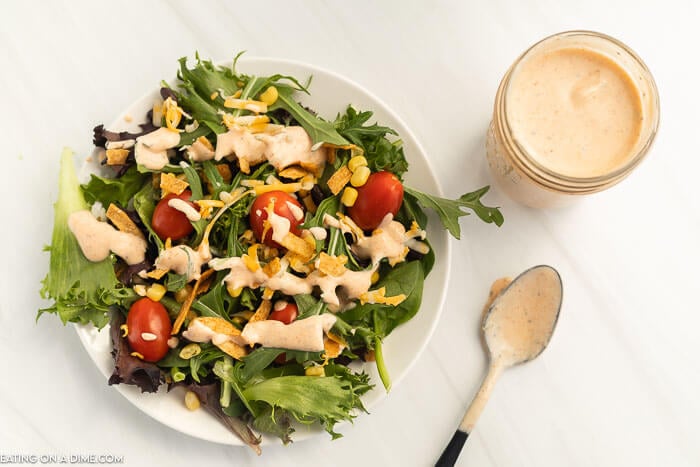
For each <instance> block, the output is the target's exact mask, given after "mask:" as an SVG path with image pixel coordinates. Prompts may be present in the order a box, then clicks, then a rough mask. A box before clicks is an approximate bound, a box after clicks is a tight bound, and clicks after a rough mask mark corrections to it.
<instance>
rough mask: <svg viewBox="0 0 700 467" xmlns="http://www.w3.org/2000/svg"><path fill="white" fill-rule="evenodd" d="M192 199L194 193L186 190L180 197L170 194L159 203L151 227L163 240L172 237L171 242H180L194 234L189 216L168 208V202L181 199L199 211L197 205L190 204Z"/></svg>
mask: <svg viewBox="0 0 700 467" xmlns="http://www.w3.org/2000/svg"><path fill="white" fill-rule="evenodd" d="M191 197H192V192H191V191H190V190H185V191H183V192H182V193H180V194H179V195H176V194H174V193H170V194H169V195H166V196H165V197H164V198H163V199H161V200H160V201H158V204H157V205H156V208H155V209H154V210H153V217H152V218H151V227H153V230H154V231H155V233H157V234H158V236H159V237H160V238H161V239H162V240H165V239H166V238H168V237H170V239H171V240H180V239H181V238H185V237H186V236H188V235H189V234H191V233H192V230H194V227H192V223H191V222H190V220H189V219H188V218H187V216H186V215H185V214H184V213H183V212H182V211H178V210H177V209H175V208H172V207H170V206H168V201H170V200H171V199H173V198H180V199H182V200H185V201H187V202H188V203H189V204H190V205H191V206H192V207H193V208H195V209H197V205H195V204H194V203H191V202H189V199H190V198H191Z"/></svg>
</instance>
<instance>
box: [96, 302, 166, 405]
mask: <svg viewBox="0 0 700 467" xmlns="http://www.w3.org/2000/svg"><path fill="white" fill-rule="evenodd" d="M125 322H126V318H125V317H124V315H123V314H122V313H120V312H118V311H116V312H114V313H112V322H111V323H110V326H111V329H110V335H111V336H112V357H114V373H112V376H110V378H109V385H110V386H111V385H113V384H131V385H134V386H138V387H139V388H140V389H141V392H156V391H158V387H159V386H160V383H161V381H162V380H163V376H162V374H161V372H160V368H158V367H157V366H156V365H155V364H153V363H149V362H144V361H143V360H141V359H140V358H136V357H132V356H131V349H129V345H128V344H127V342H126V339H124V338H123V337H122V336H121V329H119V328H120V327H121V325H122V324H124V323H125Z"/></svg>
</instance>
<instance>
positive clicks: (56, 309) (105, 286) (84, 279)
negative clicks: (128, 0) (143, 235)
mask: <svg viewBox="0 0 700 467" xmlns="http://www.w3.org/2000/svg"><path fill="white" fill-rule="evenodd" d="M83 209H88V205H87V203H86V201H85V199H84V198H83V193H82V192H81V189H80V185H79V184H78V178H77V177H76V174H75V166H74V163H73V152H72V151H71V150H70V149H64V150H63V153H62V154H61V169H60V173H59V181H58V201H56V204H54V228H53V235H52V237H51V246H50V247H47V250H48V251H49V252H50V253H51V258H50V261H49V272H48V274H47V275H46V278H45V279H44V280H43V281H42V285H43V286H42V288H41V291H40V293H41V296H42V297H43V298H45V299H51V300H53V301H54V303H53V305H52V306H50V307H48V308H43V309H41V310H39V313H38V315H37V319H38V318H39V316H41V315H42V314H43V313H55V314H57V315H58V316H59V317H60V318H61V320H62V321H63V323H64V324H65V323H66V322H69V321H70V322H77V323H82V324H87V323H93V324H94V325H95V326H97V327H98V328H102V327H104V325H105V324H107V323H108V322H109V317H108V314H107V312H108V311H109V310H110V308H111V307H112V306H113V305H116V304H118V303H119V302H120V301H121V300H123V299H125V298H128V297H129V296H131V295H133V292H131V291H130V290H129V289H127V288H125V287H123V286H122V285H121V284H120V283H119V281H118V280H117V277H116V275H115V273H114V267H113V264H112V261H111V260H110V259H105V260H103V261H99V262H92V261H89V260H88V259H87V258H85V256H84V255H83V252H82V250H81V249H80V245H78V241H77V240H76V239H75V236H74V235H73V233H72V232H71V231H70V229H69V228H68V217H69V216H70V215H71V214H72V213H74V212H76V211H80V210H83Z"/></svg>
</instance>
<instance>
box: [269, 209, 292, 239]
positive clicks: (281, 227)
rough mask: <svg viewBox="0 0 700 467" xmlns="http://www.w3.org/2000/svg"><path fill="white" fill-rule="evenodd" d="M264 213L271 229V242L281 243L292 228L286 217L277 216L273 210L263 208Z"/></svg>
mask: <svg viewBox="0 0 700 467" xmlns="http://www.w3.org/2000/svg"><path fill="white" fill-rule="evenodd" d="M295 207H296V206H295ZM265 211H267V221H268V222H269V223H270V228H271V229H272V240H274V241H275V242H277V243H282V241H283V240H284V237H285V236H286V235H287V234H288V233H289V230H290V229H291V228H292V223H291V222H290V221H289V219H287V218H286V217H284V216H280V215H277V213H275V211H274V210H273V209H268V208H265Z"/></svg>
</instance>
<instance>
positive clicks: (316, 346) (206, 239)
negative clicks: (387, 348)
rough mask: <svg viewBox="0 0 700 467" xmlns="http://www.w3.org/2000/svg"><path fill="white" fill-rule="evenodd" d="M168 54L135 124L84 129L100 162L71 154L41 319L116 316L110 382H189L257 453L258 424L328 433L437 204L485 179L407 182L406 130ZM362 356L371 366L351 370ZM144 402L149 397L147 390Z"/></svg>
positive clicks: (450, 207)
mask: <svg viewBox="0 0 700 467" xmlns="http://www.w3.org/2000/svg"><path fill="white" fill-rule="evenodd" d="M237 59H238V57H236V60H234V61H233V63H232V64H231V65H230V66H217V65H215V64H213V63H211V62H209V61H205V60H200V59H199V57H197V59H196V61H195V63H194V64H193V65H192V66H190V65H188V62H187V60H186V59H185V58H183V59H181V60H180V67H179V71H178V74H177V80H176V82H174V83H165V82H163V83H162V85H161V88H160V93H159V96H158V97H157V98H155V99H153V102H152V106H149V107H150V110H149V111H148V112H147V114H146V115H144V116H139V117H142V118H143V119H144V123H142V124H141V125H140V126H139V129H138V131H112V130H111V129H107V128H105V127H104V126H103V125H98V126H97V127H95V129H94V143H95V146H96V148H97V151H96V156H97V158H98V159H99V161H98V162H99V166H100V170H99V173H93V174H92V175H90V178H89V180H86V181H85V183H83V184H80V183H79V181H78V177H77V176H76V172H75V167H74V161H73V154H72V152H71V151H70V150H64V153H63V155H62V159H61V169H60V175H59V198H58V200H57V202H56V204H55V224H54V230H53V236H52V243H51V246H50V247H49V250H50V254H51V257H50V269H49V273H48V274H47V276H46V278H45V280H44V281H43V287H42V290H41V293H42V295H43V296H44V297H45V298H47V299H50V300H51V301H52V304H51V306H49V307H47V308H45V309H42V310H40V311H39V314H40V315H41V314H44V313H55V314H57V315H58V316H59V317H60V318H61V319H62V320H63V321H64V322H75V323H81V324H86V325H91V326H94V327H95V328H96V329H101V328H104V327H106V326H109V330H110V331H109V332H110V337H111V347H112V356H113V361H114V371H113V373H112V375H111V377H110V378H109V384H120V385H132V386H135V387H138V388H139V389H140V391H141V392H144V393H150V392H156V391H158V390H159V388H161V386H165V388H164V389H167V390H170V389H172V388H176V387H182V388H184V391H183V392H184V401H183V403H184V405H185V406H186V407H187V408H188V409H191V410H195V409H198V408H200V407H201V408H202V409H204V410H206V411H207V412H209V413H210V414H212V415H213V416H214V417H215V418H217V419H218V420H220V422H221V423H222V424H223V425H224V426H226V427H227V428H228V429H229V430H230V431H232V432H233V433H235V434H236V435H237V436H238V437H239V438H240V439H241V440H242V442H243V443H245V444H247V445H249V446H251V447H252V448H253V449H254V450H256V452H258V453H259V452H260V439H261V438H260V435H259V434H260V433H263V434H267V435H273V436H277V437H279V438H280V439H281V440H282V442H284V443H285V444H286V443H288V442H289V441H291V439H292V433H293V432H294V429H295V428H294V427H295V426H299V424H317V425H320V426H321V427H322V428H324V429H325V430H326V431H327V432H328V433H329V434H330V435H331V436H333V437H337V436H340V435H339V434H338V433H337V432H336V431H335V429H334V427H335V425H336V424H337V423H339V422H342V421H346V420H351V419H352V418H353V417H355V416H356V415H357V414H358V412H360V411H363V410H364V405H363V395H364V394H366V393H367V392H368V391H372V390H373V386H374V385H375V383H374V382H373V381H372V380H371V379H370V377H369V375H368V374H367V372H365V371H364V370H365V368H366V365H375V366H376V371H377V374H378V375H379V379H380V380H381V383H382V384H383V386H384V387H385V388H386V389H387V390H388V388H389V387H390V385H391V381H390V377H389V369H388V368H387V367H386V364H385V360H384V352H383V347H382V344H383V342H384V340H385V339H386V338H387V336H389V335H390V334H391V333H392V332H393V331H394V330H395V329H396V328H397V327H399V326H401V325H402V324H403V323H406V322H407V321H409V320H411V319H412V318H413V317H414V316H415V315H416V313H419V309H420V305H421V299H422V295H423V285H424V280H425V278H426V276H427V275H428V274H429V273H430V271H431V269H432V268H433V265H434V263H435V261H436V258H435V254H434V251H433V248H432V247H431V243H430V238H429V237H428V236H427V235H426V227H427V220H428V216H427V215H426V212H425V211H424V209H426V208H429V209H432V210H434V211H435V213H436V214H437V217H438V218H439V220H440V221H441V222H442V224H443V225H444V227H445V228H446V229H447V230H448V231H449V232H450V233H451V234H452V235H453V236H455V237H457V238H459V234H460V229H459V223H458V218H459V217H461V216H464V215H467V214H469V212H474V213H475V214H477V216H478V217H479V218H480V219H482V220H483V221H485V222H490V223H495V224H496V225H500V224H501V223H502V222H503V217H502V216H501V213H500V212H499V210H498V209H497V208H492V207H487V206H485V205H483V204H482V202H481V198H482V197H483V195H484V194H485V193H486V192H487V190H488V187H484V188H482V189H480V190H477V191H474V192H471V193H467V194H465V195H463V196H461V197H460V198H458V199H456V200H448V199H444V198H441V197H438V196H434V195H431V194H428V193H424V192H422V191H420V190H418V189H415V188H412V187H411V186H409V185H407V184H406V183H404V175H405V174H406V172H407V170H408V169H409V166H408V162H407V160H406V157H405V155H404V149H403V145H402V142H401V140H400V139H399V135H397V134H396V132H395V131H394V130H393V129H391V128H389V127H386V126H381V125H380V124H378V123H373V122H371V120H372V117H373V113H372V112H371V111H369V110H357V109H355V108H354V107H353V106H350V105H348V106H347V107H345V108H343V109H338V111H339V113H338V114H337V115H336V116H335V118H334V119H332V120H327V119H325V118H323V117H322V116H320V115H317V114H316V112H315V110H314V109H311V108H307V107H306V106H304V105H303V104H302V103H301V102H302V100H301V99H300V96H303V95H304V94H308V93H309V92H310V83H309V82H303V83H302V82H301V81H299V80H298V79H297V78H295V77H293V76H287V75H282V74H272V75H268V76H259V75H250V74H244V73H241V72H239V71H238V70H237V66H236V65H237ZM358 362H366V363H364V364H358ZM143 397H149V396H148V395H147V394H144V395H143Z"/></svg>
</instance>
